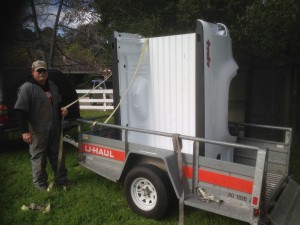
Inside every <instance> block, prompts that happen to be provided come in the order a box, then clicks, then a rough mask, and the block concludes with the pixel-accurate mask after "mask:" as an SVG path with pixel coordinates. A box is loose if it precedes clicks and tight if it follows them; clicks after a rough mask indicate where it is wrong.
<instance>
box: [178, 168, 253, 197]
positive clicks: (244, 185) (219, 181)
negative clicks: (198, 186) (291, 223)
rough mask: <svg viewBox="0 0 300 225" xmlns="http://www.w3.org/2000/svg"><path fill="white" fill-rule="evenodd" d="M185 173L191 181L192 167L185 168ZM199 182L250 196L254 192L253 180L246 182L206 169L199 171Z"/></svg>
mask: <svg viewBox="0 0 300 225" xmlns="http://www.w3.org/2000/svg"><path fill="white" fill-rule="evenodd" d="M183 172H184V174H185V176H186V177H187V178H190V179H191V178H192V177H193V168H192V167H189V166H184V167H183ZM198 180H199V181H203V182H206V183H209V184H214V185H217V186H221V187H225V188H229V189H233V190H236V191H241V192H244V193H248V194H252V190H253V181H252V180H246V179H243V178H239V177H234V176H230V175H225V174H221V173H216V172H212V171H208V170H204V169H199V170H198Z"/></svg>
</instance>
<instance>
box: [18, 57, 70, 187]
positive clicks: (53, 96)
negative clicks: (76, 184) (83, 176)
mask: <svg viewBox="0 0 300 225" xmlns="http://www.w3.org/2000/svg"><path fill="white" fill-rule="evenodd" d="M47 78H48V70H47V65H46V63H45V62H44V61H40V60H38V61H35V62H33V63H32V76H31V77H30V78H29V80H28V81H27V82H25V83H24V84H22V85H21V87H20V88H19V92H18V98H17V101H16V104H15V107H14V108H15V110H16V112H17V116H18V119H19V123H20V128H21V132H22V137H23V140H24V141H25V142H26V143H28V144H29V152H30V155H31V164H32V179H33V184H34V186H35V187H36V188H37V189H38V190H40V191H44V190H47V187H48V174H47V171H46V164H47V158H48V160H49V162H50V165H51V168H52V170H53V172H54V173H55V184H56V185H57V186H68V185H70V182H69V181H68V179H67V170H66V168H65V157H64V156H63V157H62V160H61V162H58V158H59V157H58V154H59V143H60V132H61V131H60V123H61V121H60V120H61V117H62V116H66V115H67V114H68V110H67V109H66V108H63V107H61V105H60V104H61V97H60V95H59V91H58V88H57V86H56V85H55V84H54V83H53V82H51V81H50V80H48V79H47ZM58 163H60V169H59V171H57V169H58V168H57V167H58Z"/></svg>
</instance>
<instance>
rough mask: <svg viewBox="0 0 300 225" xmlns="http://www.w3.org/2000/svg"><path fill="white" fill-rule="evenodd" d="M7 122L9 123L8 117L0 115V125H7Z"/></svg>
mask: <svg viewBox="0 0 300 225" xmlns="http://www.w3.org/2000/svg"><path fill="white" fill-rule="evenodd" d="M8 121H9V118H8V116H4V115H3V116H2V115H0V123H8Z"/></svg>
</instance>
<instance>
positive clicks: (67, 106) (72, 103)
mask: <svg viewBox="0 0 300 225" xmlns="http://www.w3.org/2000/svg"><path fill="white" fill-rule="evenodd" d="M111 75H112V74H110V75H109V76H108V77H107V78H106V79H104V80H103V81H102V82H101V83H99V84H97V85H96V86H95V87H94V88H93V89H92V90H90V91H89V92H88V93H86V94H84V95H83V96H81V97H80V98H78V99H76V100H75V101H74V102H71V103H70V104H68V105H66V106H65V107H64V108H66V109H67V108H69V107H70V106H72V105H74V104H75V103H76V102H78V101H79V100H80V99H82V98H84V97H85V96H87V95H88V94H90V93H91V92H92V91H94V90H95V89H97V88H98V87H99V86H100V85H101V84H103V83H104V82H105V81H106V80H107V79H108V78H110V77H111Z"/></svg>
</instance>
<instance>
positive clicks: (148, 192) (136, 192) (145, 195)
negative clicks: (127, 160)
mask: <svg viewBox="0 0 300 225" xmlns="http://www.w3.org/2000/svg"><path fill="white" fill-rule="evenodd" d="M168 187H169V184H168V177H167V176H165V174H164V173H163V172H162V171H161V170H160V169H158V168H157V167H155V166H153V165H142V166H137V167H135V168H133V169H132V170H131V171H130V172H129V173H128V174H127V176H126V178H125V182H124V189H125V197H126V199H127V202H128V205H129V207H130V208H131V209H132V210H133V211H134V212H135V213H137V214H138V215H141V216H143V217H146V218H151V219H159V218H161V217H163V216H164V215H165V214H166V213H167V211H168V210H169V206H170V201H171V193H173V192H172V191H171V190H170V189H168Z"/></svg>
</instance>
